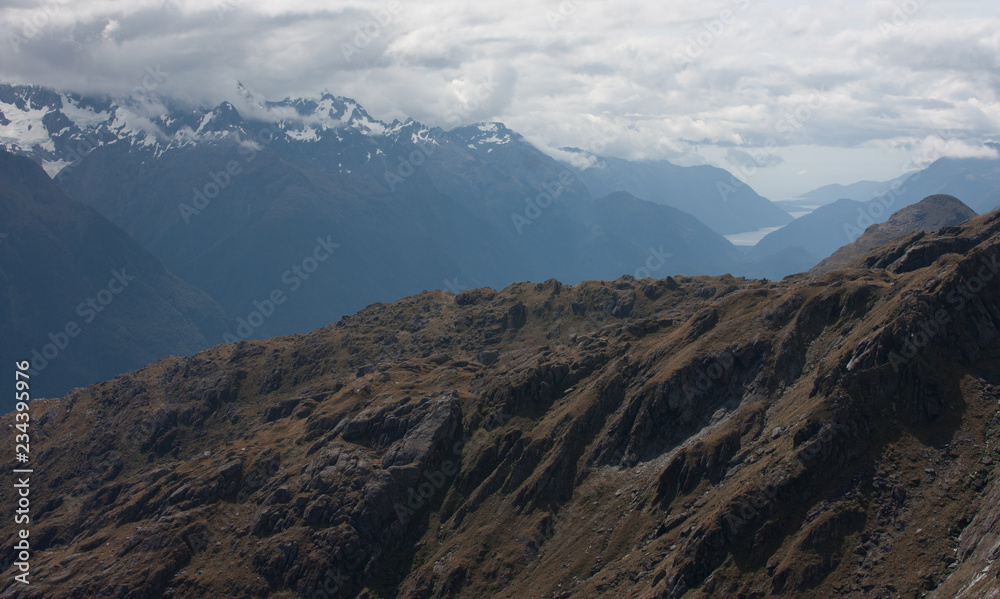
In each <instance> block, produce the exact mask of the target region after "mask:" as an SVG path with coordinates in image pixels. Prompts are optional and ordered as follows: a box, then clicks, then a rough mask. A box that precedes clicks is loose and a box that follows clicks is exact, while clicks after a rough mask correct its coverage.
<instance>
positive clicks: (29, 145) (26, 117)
mask: <svg viewBox="0 0 1000 599" xmlns="http://www.w3.org/2000/svg"><path fill="white" fill-rule="evenodd" d="M51 111H52V109H51V108H49V107H48V106H40V107H38V108H35V107H33V106H32V105H31V102H30V100H29V101H28V103H27V107H26V108H24V109H21V108H18V107H17V106H15V105H13V104H5V103H2V102H0V113H3V116H4V117H5V118H6V119H7V120H8V121H9V123H7V124H6V125H3V126H0V143H3V144H4V145H7V146H16V147H18V148H21V149H24V150H31V149H33V148H35V146H39V147H41V148H43V149H45V150H48V151H50V152H51V151H54V150H55V144H54V143H53V142H52V138H51V137H50V135H49V132H48V130H47V129H46V128H45V124H44V123H42V119H43V118H44V117H45V115H46V114H48V113H49V112H51Z"/></svg>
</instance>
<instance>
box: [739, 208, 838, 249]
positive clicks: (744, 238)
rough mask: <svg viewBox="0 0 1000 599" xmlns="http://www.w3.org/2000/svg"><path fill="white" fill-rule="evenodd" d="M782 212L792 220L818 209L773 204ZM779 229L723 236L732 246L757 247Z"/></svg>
mask: <svg viewBox="0 0 1000 599" xmlns="http://www.w3.org/2000/svg"><path fill="white" fill-rule="evenodd" d="M775 204H777V205H778V206H780V207H781V209H782V210H784V211H785V212H787V213H788V214H791V215H792V218H799V217H800V216H805V215H807V214H810V213H811V212H812V211H813V210H815V209H817V208H819V205H815V206H814V205H811V204H809V205H805V204H799V203H798V202H795V201H789V202H775ZM780 228H781V227H764V228H763V229H756V230H754V231H745V232H743V233H733V234H731V235H723V237H725V238H726V239H728V240H729V243H731V244H733V245H757V242H759V241H760V240H761V239H764V237H765V236H766V235H767V234H768V233H771V232H773V231H777V230H778V229H780Z"/></svg>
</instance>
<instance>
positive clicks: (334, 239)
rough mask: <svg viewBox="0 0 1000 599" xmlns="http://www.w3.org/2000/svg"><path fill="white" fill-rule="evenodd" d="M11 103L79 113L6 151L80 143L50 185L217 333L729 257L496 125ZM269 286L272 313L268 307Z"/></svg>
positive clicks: (50, 151) (652, 207)
mask: <svg viewBox="0 0 1000 599" xmlns="http://www.w3.org/2000/svg"><path fill="white" fill-rule="evenodd" d="M19 94H20V95H19V96H17V97H16V98H15V99H16V100H17V102H20V104H18V105H15V106H14V108H8V105H7V104H0V110H3V111H5V113H6V112H12V113H13V111H14V109H15V108H16V109H17V110H20V111H21V112H20V113H18V114H29V113H30V114H36V113H40V112H42V111H44V110H49V111H50V112H49V113H46V118H47V119H48V120H49V121H56V120H59V123H60V124H59V125H54V127H56V126H62V124H61V123H62V120H60V119H69V117H68V116H66V115H67V114H70V113H71V114H78V113H79V114H84V113H85V114H90V113H94V115H96V116H91V117H88V118H89V119H90V121H89V122H92V123H93V122H96V123H97V124H93V125H92V126H91V127H90V129H87V130H84V129H82V128H80V127H77V128H76V129H74V128H73V127H71V126H69V125H66V126H65V127H64V129H65V130H66V133H64V134H62V135H63V136H65V137H58V136H54V135H50V136H48V137H47V138H46V139H45V141H44V143H41V144H35V145H33V146H31V148H30V149H25V148H21V149H22V151H24V152H27V153H29V154H31V155H32V156H33V157H34V158H35V159H36V160H40V161H42V162H43V163H46V164H50V165H51V164H57V163H61V162H59V161H62V162H65V161H67V160H68V159H69V158H71V156H70V155H69V152H70V151H72V149H73V147H74V146H75V145H77V144H78V143H83V142H81V141H79V139H78V138H79V137H80V136H83V139H84V141H86V138H87V136H91V137H94V138H95V140H96V141H95V143H93V144H92V148H93V149H91V150H90V151H89V152H77V154H84V155H82V157H80V158H78V159H77V160H75V161H74V162H72V163H71V164H70V165H69V166H65V167H64V168H63V169H62V170H61V171H60V172H59V175H58V177H57V179H58V181H59V183H60V184H61V185H62V186H63V187H64V188H65V189H67V190H69V191H70V192H71V194H72V195H74V197H77V198H79V199H80V200H81V201H83V202H84V203H87V204H88V205H90V206H92V207H94V208H95V209H97V210H98V211H99V212H100V213H101V214H103V215H105V216H107V217H108V218H109V219H110V220H112V221H113V222H115V223H116V224H118V225H119V226H121V227H122V228H124V229H125V230H126V231H127V232H128V233H129V234H131V235H132V236H133V237H134V238H135V239H136V240H138V241H139V242H140V243H142V244H143V245H144V246H145V247H146V248H148V249H149V250H150V251H152V252H153V253H154V254H155V255H157V256H158V257H159V258H160V259H161V260H163V262H164V264H165V265H166V266H167V267H168V268H169V269H170V270H171V271H172V272H175V273H176V274H177V275H178V276H180V277H182V278H183V279H185V280H186V281H188V282H190V283H191V284H193V285H195V286H197V287H199V288H201V289H204V290H205V291H206V292H207V293H209V294H210V295H211V296H212V297H213V298H215V299H216V301H218V302H219V303H220V305H221V306H222V307H223V308H224V309H225V310H226V311H227V313H229V314H232V315H234V316H235V317H237V318H241V319H243V321H244V322H241V323H240V325H239V327H234V328H233V329H232V330H231V331H230V332H229V336H227V337H226V339H233V338H236V337H244V338H247V337H253V338H260V337H265V336H269V335H275V334H282V333H291V332H305V331H309V330H311V329H314V328H316V327H318V326H322V325H325V324H329V323H330V322H333V321H335V320H337V319H338V318H340V317H341V316H342V315H344V314H347V313H352V312H354V311H356V310H358V309H360V308H361V307H363V306H365V305H368V304H370V303H372V302H375V301H384V300H389V299H396V298H399V297H403V296H406V295H409V294H413V293H417V292H419V291H421V290H424V289H429V288H440V287H444V288H448V289H451V290H460V289H462V288H466V287H470V286H477V285H490V286H495V287H503V286H505V285H508V284H509V283H511V282H514V281H520V280H526V279H530V280H536V281H538V280H545V279H548V278H550V277H558V278H560V279H562V280H565V281H569V282H577V281H581V280H585V279H593V278H615V277H618V276H621V275H622V274H625V273H634V272H636V271H640V269H644V268H645V269H647V270H649V269H648V267H646V264H647V262H648V261H649V260H650V258H651V256H650V254H651V252H656V253H658V255H665V254H670V255H671V257H670V260H669V262H666V263H665V262H663V261H660V260H656V261H654V262H653V264H655V265H657V266H658V268H659V272H658V274H659V275H661V276H664V275H668V274H678V273H684V274H695V273H708V274H721V273H725V272H733V271H735V270H736V268H737V265H738V264H739V263H740V262H741V261H742V260H744V258H743V256H742V254H741V253H740V252H739V250H737V249H736V248H734V247H733V246H732V245H731V244H729V242H727V241H726V240H725V239H724V238H722V237H721V236H720V235H718V234H716V233H714V232H712V231H711V230H710V229H709V228H707V227H706V226H704V225H703V224H701V223H700V222H698V221H697V220H696V219H693V218H691V217H689V216H688V215H686V214H683V213H681V212H679V211H678V210H676V209H673V208H671V207H669V206H662V205H657V204H654V203H652V202H648V203H647V204H648V205H645V206H643V207H642V208H641V209H638V208H637V207H636V205H635V204H634V203H632V201H631V199H624V200H623V201H624V202H625V204H623V205H622V210H621V214H628V215H631V219H622V218H616V219H595V218H593V216H592V213H593V206H594V205H595V204H603V203H606V202H607V201H609V200H595V198H592V197H591V194H590V192H589V191H588V190H587V188H586V187H585V186H584V185H583V183H582V182H581V181H580V180H579V178H578V177H577V176H576V175H575V174H574V173H573V172H571V171H570V170H569V169H568V168H566V167H564V166H563V165H561V164H559V163H558V162H556V161H555V160H553V159H552V158H550V157H548V156H546V155H545V154H543V153H541V152H540V151H538V150H537V149H536V148H535V147H534V146H532V145H531V144H529V143H528V142H527V141H526V140H525V139H524V138H523V137H522V136H520V135H518V134H517V133H515V132H513V131H510V130H509V129H507V128H506V127H504V126H503V125H502V124H499V123H482V124H479V125H473V126H469V127H461V128H458V129H455V130H454V131H451V132H445V131H442V130H440V129H432V128H428V127H426V126H424V125H421V124H420V123H417V122H415V121H407V122H405V123H401V122H398V121H396V122H393V123H383V122H380V121H378V120H376V119H373V118H372V117H371V116H370V115H368V114H367V113H366V112H365V111H364V109H363V108H362V107H360V106H359V105H358V104H357V103H356V102H354V101H353V100H350V99H347V98H337V97H334V96H331V95H328V94H327V95H324V96H323V97H321V98H320V99H318V100H285V101H282V102H267V103H258V104H256V105H252V106H249V107H248V108H246V111H247V112H248V114H250V117H248V118H244V117H243V116H242V115H241V114H240V112H239V111H237V110H236V108H235V107H234V106H232V105H231V104H228V103H223V104H221V105H219V106H217V107H216V108H215V109H212V110H196V109H183V108H172V109H169V114H160V115H159V116H154V117H149V118H147V119H146V121H140V120H137V119H136V118H133V112H134V111H130V110H129V109H128V108H123V107H122V106H120V105H111V106H110V107H108V108H104V107H97V108H91V106H92V105H96V104H95V102H93V101H84V100H82V99H77V98H73V97H70V96H66V95H62V96H60V95H54V96H51V95H44V94H42V91H39V90H35V89H27V88H21V89H20V91H19ZM2 99H3V98H0V100H2ZM45 101H48V102H49V103H50V104H44V105H42V104H39V103H43V102H45ZM18 106H21V108H18ZM31 111H34V112H33V113H32V112H31ZM88 111H89V112H88ZM95 111H96V112H95ZM102 111H103V112H102ZM255 115H256V116H255ZM102 117H103V118H104V119H105V120H104V121H101V120H100V119H101V118H102ZM279 117H280V118H279ZM23 118H24V119H27V120H29V121H30V119H28V117H27V116H25V117H23ZM81 118H82V117H81ZM276 119H277V120H276ZM43 120H44V119H43ZM32 122H35V123H36V124H37V123H38V120H37V119H36V121H32ZM44 124H45V123H44V122H43V123H42V125H44ZM140 124H141V125H142V126H140ZM0 128H2V126H0ZM21 129H23V127H22V128H21ZM21 129H18V131H20V133H19V135H21V136H24V135H26V134H25V133H24V131H23V130H21ZM49 130H50V131H51V130H52V127H50V128H49ZM62 130H63V129H59V131H62ZM74 132H76V133H74ZM74 135H76V136H77V137H73V136H74ZM107 140H111V141H107ZM615 198H626V196H624V195H620V196H619V195H615V196H613V197H612V199H611V200H610V201H616V200H615ZM626 204H627V206H626ZM651 222H656V223H658V224H659V225H661V226H659V227H655V228H654V227H651V226H649V223H651ZM623 240H625V241H627V243H621V241H623ZM319 257H322V258H323V259H322V260H320V259H319ZM641 272H643V271H640V273H641ZM274 293H278V294H281V297H282V298H283V299H284V300H285V302H286V303H282V304H281V305H277V306H274V307H273V309H271V306H269V305H268V304H267V302H268V301H269V299H268V298H269V297H270V296H271V295H272V294H274ZM259 305H263V306H264V309H262V308H260V307H259ZM265 312H266V313H265ZM251 319H253V321H254V322H251ZM222 340H223V338H222V336H220V337H219V338H218V339H217V341H220V342H221V341H222Z"/></svg>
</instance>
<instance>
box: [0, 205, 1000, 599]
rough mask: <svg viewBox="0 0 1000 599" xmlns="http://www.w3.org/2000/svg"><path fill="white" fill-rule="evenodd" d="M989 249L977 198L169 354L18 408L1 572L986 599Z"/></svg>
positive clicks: (995, 286)
mask: <svg viewBox="0 0 1000 599" xmlns="http://www.w3.org/2000/svg"><path fill="white" fill-rule="evenodd" d="M998 272H1000V213H996V212H994V213H990V214H987V215H983V216H980V217H976V218H973V219H971V220H969V221H967V222H966V223H963V224H962V225H959V226H956V227H948V228H945V229H942V230H940V231H938V232H936V233H924V232H918V233H913V234H910V235H907V236H905V237H903V238H901V239H899V240H896V241H894V242H892V243H891V244H889V245H887V246H885V247H884V248H883V249H882V251H881V252H879V253H875V254H869V255H868V256H866V257H865V258H864V259H863V261H860V262H857V263H855V264H853V265H852V267H851V268H850V269H845V270H839V271H833V272H831V273H827V274H825V275H822V276H818V277H817V276H812V275H799V276H796V277H791V278H789V279H786V280H785V281H782V282H781V283H768V282H763V281H747V280H743V279H737V278H733V277H729V276H722V277H698V278H676V279H675V278H667V279H663V280H657V281H653V280H648V279H647V280H636V279H634V278H632V277H623V278H620V279H618V280H617V281H614V282H585V283H581V284H579V285H576V286H567V285H561V284H559V283H557V282H556V281H547V282H545V283H538V284H523V283H522V284H517V285H513V286H511V287H508V288H507V289H504V290H503V291H500V292H496V291H492V290H489V289H476V290H468V291H464V292H462V293H460V294H458V295H454V296H453V295H450V294H447V293H443V292H427V293H423V294H421V295H418V296H414V297H410V298H406V299H404V300H401V301H399V302H396V303H393V304H379V305H374V306H371V307H369V308H367V309H365V310H363V311H362V312H360V313H358V314H357V315H355V316H352V317H350V318H345V319H343V320H342V321H340V322H338V323H337V324H336V325H334V326H329V327H326V328H323V329H320V330H317V331H314V332H312V333H310V334H308V335H296V336H291V337H284V338H277V339H269V340H265V341H260V342H241V343H238V344H230V345H223V346H218V347H214V348H212V349H210V350H208V351H206V352H203V353H201V354H198V355H196V356H193V357H190V358H168V359H165V360H162V361H160V362H158V363H156V364H153V365H151V366H149V367H147V368H145V369H143V370H140V371H137V372H134V373H130V374H127V375H122V376H119V377H117V378H116V379H114V380H112V381H108V382H106V383H101V384H98V385H94V386H91V387H89V388H87V389H82V390H77V391H74V392H73V393H71V394H69V395H68V396H66V397H64V398H62V399H60V400H42V401H37V402H35V403H34V404H33V405H32V408H31V413H32V422H33V423H34V429H33V430H34V434H35V435H36V437H35V439H34V441H33V448H34V453H33V456H34V457H33V459H32V463H31V466H32V467H34V468H35V471H36V472H38V473H44V475H42V476H39V477H38V478H37V480H33V485H34V486H32V506H35V505H37V506H38V508H37V511H35V512H34V513H33V514H34V518H35V520H34V522H33V524H32V543H33V544H32V551H33V557H32V559H33V576H34V578H33V584H32V585H31V586H30V587H25V586H23V585H19V584H16V583H13V582H10V580H11V577H10V576H7V577H6V582H5V583H4V586H3V588H2V589H0V596H2V597H51V596H66V597H92V596H101V595H115V596H121V597H149V596H153V597H158V596H162V597H174V598H182V597H205V596H217V597H223V596H225V597H228V596H234V597H242V596H250V597H254V596H261V597H267V596H272V597H302V596H307V597H365V598H369V599H370V598H373V597H407V598H417V597H442V598H443V597H539V596H540V597H567V598H568V597H681V596H685V597H708V596H730V597H739V596H743V597H750V596H755V597H767V596H782V597H803V598H805V597H817V596H840V597H859V598H860V597H873V596H907V597H909V596H919V595H922V594H923V593H930V594H931V596H936V597H954V596H956V595H958V594H960V593H962V596H965V597H987V596H994V595H995V594H996V593H997V592H1000V580H998V578H997V576H996V569H995V567H996V564H995V560H996V559H997V557H998V555H997V549H996V547H997V546H998V543H1000V536H998V530H1000V526H998V524H1000V510H998V509H997V502H996V501H995V499H996V498H997V496H998V494H1000V478H998V477H997V476H996V470H995V464H996V460H997V455H996V451H995V450H996V447H997V443H1000V403H998V402H1000V347H998V345H997V339H998V335H997V333H998V327H1000V309H998V306H1000V277H997V276H996V275H997V273H998ZM8 423H9V420H8ZM2 430H4V431H11V430H12V429H10V428H9V427H4V428H3V429H2ZM12 435H13V433H12V432H6V433H5V437H4V440H3V442H4V443H7V444H8V445H10V443H12V442H13V438H12ZM14 492H15V491H14V489H12V488H11V487H9V486H7V487H3V488H0V503H3V504H4V505H12V504H13V501H14ZM36 498H37V499H36ZM36 502H37V503H36ZM14 534H16V532H15V530H14V528H13V524H12V523H11V522H10V520H9V519H8V520H5V521H4V522H3V523H2V524H0V538H2V539H3V542H4V543H5V544H6V545H7V546H12V545H13V542H14V541H13V535H14ZM9 570H10V566H8V568H7V571H8V572H9Z"/></svg>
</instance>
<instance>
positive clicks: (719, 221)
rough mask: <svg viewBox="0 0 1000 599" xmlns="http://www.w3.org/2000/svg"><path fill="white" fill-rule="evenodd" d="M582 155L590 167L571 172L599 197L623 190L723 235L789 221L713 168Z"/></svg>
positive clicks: (775, 225) (749, 191)
mask: <svg viewBox="0 0 1000 599" xmlns="http://www.w3.org/2000/svg"><path fill="white" fill-rule="evenodd" d="M571 151H574V152H577V153H579V154H581V155H584V156H586V158H587V160H586V161H580V162H581V163H586V164H588V165H590V166H588V167H587V168H575V169H574V170H575V171H576V172H577V173H578V174H579V177H580V179H581V180H582V181H583V182H584V183H585V184H586V185H587V187H588V188H590V190H591V191H592V192H593V193H595V194H598V195H601V194H607V193H611V192H614V191H627V192H629V193H631V194H632V195H634V196H636V197H639V198H642V199H644V200H649V201H651V202H656V203H658V204H666V205H668V206H673V207H674V208H677V209H679V210H683V211H684V212H689V213H691V214H693V215H695V216H696V217H697V218H698V220H700V221H701V222H703V223H705V224H706V225H708V226H709V227H711V228H712V229H713V230H715V231H716V232H718V233H721V234H723V235H728V234H731V233H742V232H745V231H754V230H757V229H763V228H765V227H780V226H781V225H784V224H786V223H789V222H791V220H792V217H791V216H790V215H789V214H788V213H787V212H785V211H784V210H782V209H781V208H779V207H778V206H776V205H775V204H772V203H771V202H770V201H769V200H767V199H766V198H764V197H761V196H760V195H758V194H757V193H756V192H755V191H754V190H753V189H751V188H750V187H749V186H748V185H745V184H743V183H741V182H740V181H739V180H737V179H735V178H734V177H733V176H732V174H730V173H729V172H728V171H725V170H723V169H720V168H716V167H714V166H691V167H684V166H677V165H676V164H671V163H670V162H667V161H665V160H655V161H644V162H631V161H628V160H622V159H620V158H609V157H597V156H592V155H589V154H586V153H583V152H580V151H579V150H571Z"/></svg>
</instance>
